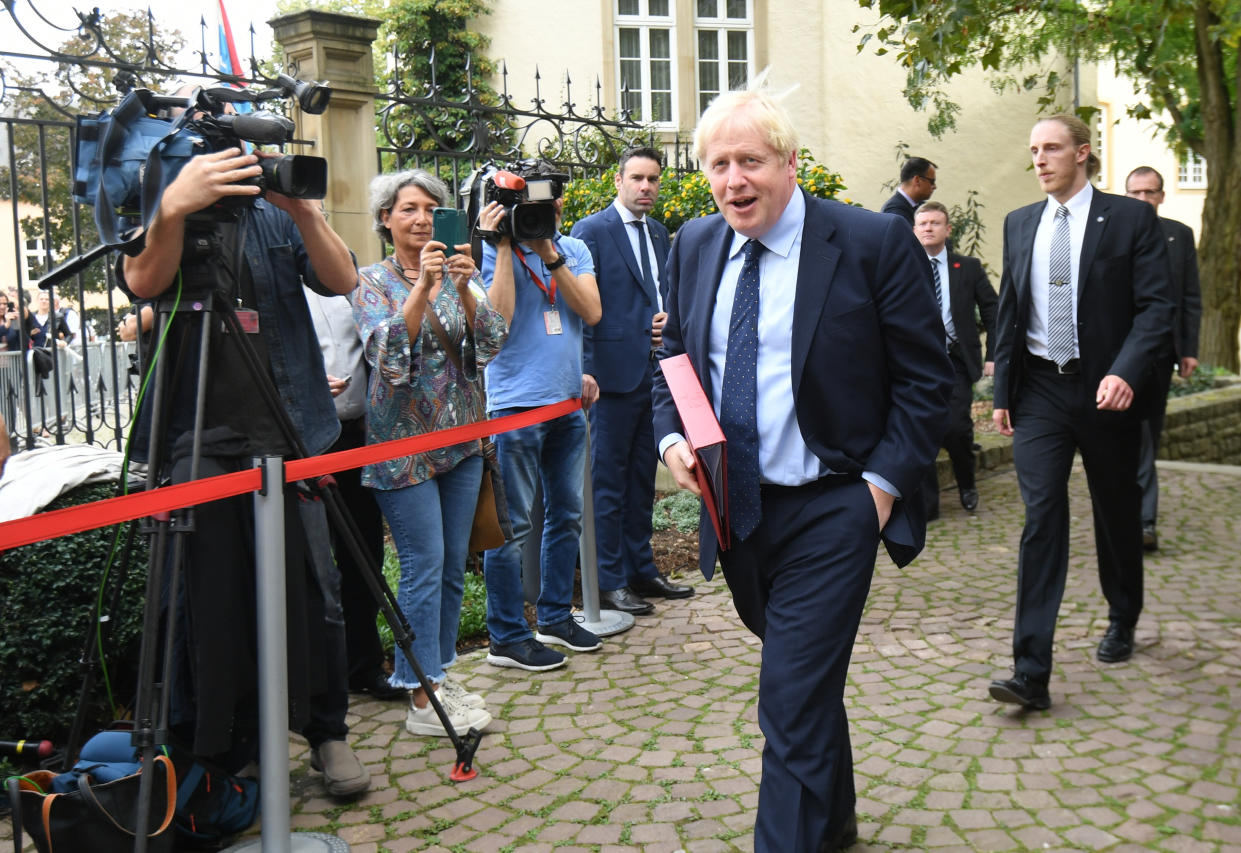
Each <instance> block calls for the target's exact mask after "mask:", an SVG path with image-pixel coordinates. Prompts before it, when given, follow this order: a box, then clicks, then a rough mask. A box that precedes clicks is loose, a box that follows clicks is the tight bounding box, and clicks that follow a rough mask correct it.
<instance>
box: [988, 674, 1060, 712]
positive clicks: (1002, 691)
mask: <svg viewBox="0 0 1241 853" xmlns="http://www.w3.org/2000/svg"><path fill="white" fill-rule="evenodd" d="M991 698H992V699H994V700H996V701H997V702H1007V703H1009V704H1010V705H1021V706H1022V707H1024V708H1027V709H1029V710H1031V711H1046V710H1047V709H1048V708H1050V707H1051V694H1050V693H1048V692H1047V684H1046V683H1045V682H1039V681H1034V680H1033V679H1032V678H1030V677H1029V676H1028V675H1026V674H1024V673H1021V672H1019V673H1017V674H1016V675H1014V676H1013V677H1012V678H1010V679H1008V680H1006V681H1000V680H996V681H993V682H991Z"/></svg>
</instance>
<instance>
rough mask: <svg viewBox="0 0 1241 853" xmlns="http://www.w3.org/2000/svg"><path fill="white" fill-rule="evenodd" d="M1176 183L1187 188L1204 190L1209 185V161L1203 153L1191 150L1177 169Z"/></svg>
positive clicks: (1182, 187)
mask: <svg viewBox="0 0 1241 853" xmlns="http://www.w3.org/2000/svg"><path fill="white" fill-rule="evenodd" d="M1176 185H1177V186H1178V187H1180V188H1181V189H1185V190H1202V189H1206V186H1207V161H1206V158H1205V157H1203V156H1202V155H1201V154H1194V153H1193V152H1190V153H1189V154H1187V155H1185V157H1184V158H1182V160H1181V165H1180V167H1179V168H1178V169H1177V170H1176Z"/></svg>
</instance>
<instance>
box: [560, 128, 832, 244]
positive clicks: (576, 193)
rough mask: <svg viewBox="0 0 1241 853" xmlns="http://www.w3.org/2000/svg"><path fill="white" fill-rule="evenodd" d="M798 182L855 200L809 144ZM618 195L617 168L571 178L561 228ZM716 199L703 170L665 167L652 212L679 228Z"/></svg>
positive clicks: (801, 155) (820, 193) (823, 194)
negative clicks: (576, 178)
mask: <svg viewBox="0 0 1241 853" xmlns="http://www.w3.org/2000/svg"><path fill="white" fill-rule="evenodd" d="M797 183H798V184H800V185H801V186H802V188H803V189H805V190H806V192H808V193H810V194H811V195H812V196H816V197H817V198H829V199H838V200H842V201H844V202H846V203H848V204H852V203H853V200H852V199H848V198H844V199H840V198H839V197H840V193H842V192H844V189H845V185H844V181H842V180H841V177H840V175H838V174H837V173H835V172H833V171H831V170H830V169H828V168H827V167H826V166H824V165H823V164H821V163H819V162H817V161H816V160H815V159H814V155H813V154H811V153H810V149H809V148H803V149H801V151H799V152H798V160H797ZM614 198H616V169H615V168H612V169H609V170H607V171H606V172H604V173H603V174H602V175H600V176H599V177H597V178H580V179H578V180H575V181H573V182H571V183H570V184H569V185H568V186H566V187H565V191H564V211H563V215H562V219H561V230H563V231H564V232H565V233H568V231H569V230H570V229H571V228H572V227H573V226H574V224H575V223H576V222H577V221H578V220H580V219H583V218H585V217H587V216H589V215H590V214H592V213H596V212H598V211H600V210H603V209H604V208H605V207H607V206H608V205H609V204H611V203H612V199H614ZM715 211H716V207H715V200H714V199H713V198H712V197H711V185H710V184H709V183H707V178H706V176H705V175H703V173H702V172H698V171H694V172H687V173H685V174H684V175H677V174H676V173H675V172H673V171H672V170H671V169H665V170H664V173H663V178H662V180H661V181H660V184H659V199H658V200H657V201H656V203H655V207H654V209H653V210H652V211H651V215H652V216H654V217H655V218H656V219H657V220H659V221H660V222H662V223H663V224H664V226H665V227H666V228H667V229H668V230H669V231H670V232H675V231H676V230H677V229H678V228H680V227H681V226H682V225H684V224H685V223H686V222H688V221H689V220H691V219H696V218H698V217H699V216H707V215H708V214H711V213H715Z"/></svg>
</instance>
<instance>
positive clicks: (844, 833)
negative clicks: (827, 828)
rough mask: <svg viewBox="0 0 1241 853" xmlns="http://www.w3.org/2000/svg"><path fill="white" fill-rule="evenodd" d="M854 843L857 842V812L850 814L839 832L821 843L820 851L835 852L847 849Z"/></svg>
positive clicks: (825, 852) (821, 852)
mask: <svg viewBox="0 0 1241 853" xmlns="http://www.w3.org/2000/svg"><path fill="white" fill-rule="evenodd" d="M854 844H857V815H856V814H853V815H850V816H849V819H848V820H847V821H845V825H844V826H842V827H841V828H840V831H839V832H837V833H836V834H835V835H833V836H832V837H831V838H829V839H827V840H826V841H824V842H823V843H822V844H820V845H819V853H835V851H837V850H845V849H847V848H849V847H852V846H853V845H854Z"/></svg>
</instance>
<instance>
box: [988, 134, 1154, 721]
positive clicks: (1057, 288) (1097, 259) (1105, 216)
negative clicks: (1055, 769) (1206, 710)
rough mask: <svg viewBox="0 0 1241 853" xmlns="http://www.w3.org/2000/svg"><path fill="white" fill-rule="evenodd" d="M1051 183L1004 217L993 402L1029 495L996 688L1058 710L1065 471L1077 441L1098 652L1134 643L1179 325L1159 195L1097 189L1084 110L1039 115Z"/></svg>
mask: <svg viewBox="0 0 1241 853" xmlns="http://www.w3.org/2000/svg"><path fill="white" fill-rule="evenodd" d="M1030 153H1031V156H1032V158H1033V161H1034V170H1035V172H1036V173H1037V175H1038V180H1039V184H1040V186H1041V187H1042V189H1043V191H1044V192H1045V193H1047V195H1048V198H1047V200H1046V201H1041V202H1038V203H1037V204H1032V205H1029V206H1027V207H1023V208H1021V209H1019V210H1015V211H1013V212H1012V213H1010V214H1009V215H1008V217H1007V218H1006V219H1005V221H1004V273H1003V279H1002V283H1001V285H1000V310H999V322H998V330H997V340H996V347H995V413H994V420H995V423H996V426H997V427H998V428H999V430H1000V432H1002V433H1003V434H1005V435H1012V436H1013V461H1014V463H1015V465H1016V468H1017V482H1018V485H1019V486H1020V488H1021V497H1022V500H1023V501H1024V502H1025V505H1026V524H1025V529H1024V530H1023V531H1022V535H1021V550H1020V556H1019V558H1018V563H1017V585H1018V589H1017V617H1016V624H1015V626H1014V629H1013V657H1014V658H1015V666H1014V675H1013V677H1012V678H1009V679H1005V680H997V681H993V682H991V696H992V697H993V698H995V699H997V700H999V701H1001V702H1011V703H1015V704H1019V705H1022V706H1024V707H1026V708H1038V709H1041V708H1047V707H1050V705H1051V696H1050V694H1049V692H1048V689H1047V682H1048V679H1049V677H1050V675H1051V664H1052V660H1051V658H1052V639H1053V636H1054V633H1055V628H1056V614H1057V612H1058V610H1059V608H1060V599H1061V598H1062V596H1063V595H1064V584H1065V575H1066V573H1067V571H1068V559H1069V497H1068V479H1069V471H1070V468H1071V467H1072V464H1073V455H1074V451H1080V452H1081V456H1082V464H1083V465H1084V466H1085V469H1086V478H1087V481H1088V483H1089V485H1090V499H1091V505H1092V508H1093V510H1094V527H1095V549H1096V551H1097V552H1098V559H1099V583H1100V586H1101V587H1102V588H1103V594H1104V596H1105V597H1106V598H1107V602H1108V619H1109V625H1108V629H1107V633H1106V634H1105V635H1104V637H1103V640H1102V642H1100V643H1099V648H1098V651H1097V656H1098V658H1099V660H1101V661H1104V662H1106V663H1112V662H1116V661H1123V660H1127V659H1128V658H1129V657H1130V656H1131V655H1132V654H1133V630H1134V626H1135V625H1136V624H1137V621H1138V616H1139V615H1140V614H1141V612H1142V529H1141V523H1140V519H1139V508H1140V504H1141V494H1140V492H1139V490H1138V485H1137V465H1138V442H1139V439H1140V436H1141V419H1142V417H1144V416H1145V414H1146V413H1147V412H1149V411H1151V410H1152V409H1153V408H1154V407H1155V405H1156V404H1157V403H1158V400H1157V399H1156V395H1155V393H1154V392H1153V391H1152V389H1153V388H1154V387H1155V385H1156V382H1155V377H1154V374H1155V372H1156V364H1157V362H1158V360H1159V359H1160V357H1161V356H1162V355H1163V354H1164V353H1165V352H1166V350H1167V347H1168V345H1169V343H1168V342H1169V339H1170V337H1171V333H1172V298H1171V285H1170V283H1169V280H1168V276H1169V273H1168V260H1167V252H1166V251H1165V249H1164V240H1163V236H1162V235H1161V233H1160V231H1159V223H1158V221H1157V220H1156V217H1155V212H1154V211H1153V210H1151V208H1150V205H1146V204H1142V203H1141V202H1138V201H1135V200H1133V199H1128V198H1124V197H1123V196H1114V195H1107V194H1105V193H1101V192H1098V191H1097V190H1095V189H1094V188H1093V187H1091V185H1090V178H1091V177H1092V176H1093V175H1094V173H1095V172H1096V171H1098V166H1099V160H1098V157H1097V156H1095V154H1094V152H1092V151H1091V150H1090V131H1089V129H1088V128H1087V127H1086V125H1085V124H1084V123H1083V122H1082V121H1081V120H1080V119H1078V118H1076V117H1074V116H1053V117H1051V118H1048V119H1044V120H1042V121H1040V122H1038V123H1037V124H1035V125H1034V129H1033V130H1032V131H1031V132H1030Z"/></svg>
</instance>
